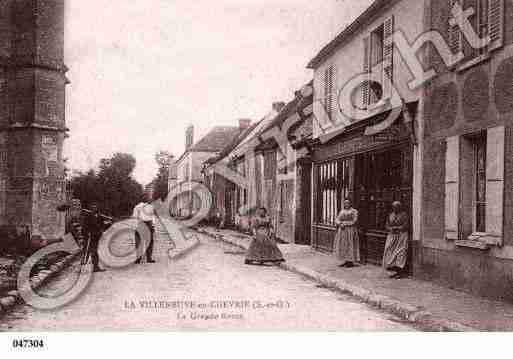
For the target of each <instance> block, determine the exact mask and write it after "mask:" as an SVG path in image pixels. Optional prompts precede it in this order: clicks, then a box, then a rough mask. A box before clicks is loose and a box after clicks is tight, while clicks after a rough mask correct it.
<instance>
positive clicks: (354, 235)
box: [335, 226, 360, 262]
mask: <svg viewBox="0 0 513 359" xmlns="http://www.w3.org/2000/svg"><path fill="white" fill-rule="evenodd" d="M335 254H336V255H337V257H338V259H340V260H341V261H344V262H359V261H360V240H359V238H358V229H357V228H356V227H355V226H349V227H344V228H339V229H338V231H337V235H336V236H335Z"/></svg>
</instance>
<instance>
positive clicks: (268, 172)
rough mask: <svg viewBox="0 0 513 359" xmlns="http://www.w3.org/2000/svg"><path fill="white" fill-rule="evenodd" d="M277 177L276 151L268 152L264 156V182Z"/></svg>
mask: <svg viewBox="0 0 513 359" xmlns="http://www.w3.org/2000/svg"><path fill="white" fill-rule="evenodd" d="M275 177H276V151H274V150H273V151H268V152H265V154H264V180H270V179H273V178H275Z"/></svg>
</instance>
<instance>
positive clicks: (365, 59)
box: [362, 36, 371, 108]
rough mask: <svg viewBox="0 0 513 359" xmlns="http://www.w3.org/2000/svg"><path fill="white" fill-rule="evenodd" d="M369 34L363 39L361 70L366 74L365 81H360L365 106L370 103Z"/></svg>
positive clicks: (363, 105)
mask: <svg viewBox="0 0 513 359" xmlns="http://www.w3.org/2000/svg"><path fill="white" fill-rule="evenodd" d="M370 44H371V43H370V36H367V37H365V38H364V39H363V72H364V73H366V74H368V76H367V81H365V82H364V83H362V107H363V108H367V106H369V104H370V72H371V61H370V56H371V46H370Z"/></svg>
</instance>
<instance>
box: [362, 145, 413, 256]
mask: <svg viewBox="0 0 513 359" xmlns="http://www.w3.org/2000/svg"><path fill="white" fill-rule="evenodd" d="M412 166H413V161H412V149H411V146H410V145H402V146H399V147H394V148H389V149H385V150H380V151H373V152H368V153H363V154H360V155H357V156H356V159H355V196H354V197H355V204H356V206H357V208H358V210H359V213H360V230H361V238H362V257H363V259H364V260H365V261H366V262H368V263H372V264H376V265H381V262H382V259H383V252H384V249H385V242H386V237H387V230H386V220H387V216H388V214H389V213H390V211H391V205H392V202H394V201H401V203H402V204H403V208H404V210H405V211H406V212H407V213H408V214H409V215H410V218H411V207H412V206H411V202H412V179H413V176H412ZM410 223H411V220H410ZM410 237H411V236H410Z"/></svg>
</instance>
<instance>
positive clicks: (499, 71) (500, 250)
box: [419, 1, 513, 301]
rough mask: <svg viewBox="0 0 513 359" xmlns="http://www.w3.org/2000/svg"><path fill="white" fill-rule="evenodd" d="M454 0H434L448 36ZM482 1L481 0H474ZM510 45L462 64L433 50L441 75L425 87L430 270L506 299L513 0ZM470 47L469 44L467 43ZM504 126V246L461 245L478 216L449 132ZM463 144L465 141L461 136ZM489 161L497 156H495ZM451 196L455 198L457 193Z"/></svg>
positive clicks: (512, 241) (425, 257)
mask: <svg viewBox="0 0 513 359" xmlns="http://www.w3.org/2000/svg"><path fill="white" fill-rule="evenodd" d="M447 3H448V2H442V1H440V2H438V1H432V2H431V7H430V11H431V16H430V19H431V23H430V27H431V28H433V29H435V30H437V31H440V33H442V35H443V36H444V38H446V39H448V36H449V35H448V30H447V25H446V21H447V18H448V16H449V15H448V14H449V7H448V5H447ZM470 3H471V4H474V2H472V1H471V2H470ZM504 3H505V17H504V18H505V21H506V23H505V29H504V30H505V31H504V34H505V39H504V40H505V41H504V47H503V48H502V49H500V50H498V51H494V52H492V53H491V58H490V59H489V60H488V61H485V62H482V63H479V64H477V65H475V66H473V67H470V68H468V69H466V70H462V71H458V70H456V69H452V70H451V69H448V68H446V67H445V66H443V62H442V60H441V58H440V57H439V56H438V54H437V53H436V52H435V51H433V50H431V51H430V54H429V59H430V64H432V65H433V66H434V67H435V68H436V69H437V72H438V74H439V75H438V76H437V77H436V78H435V79H434V80H433V81H431V83H430V84H429V86H427V87H426V88H425V91H426V102H425V123H426V129H425V134H424V137H423V143H424V148H425V158H424V161H423V167H424V173H425V176H424V180H423V182H422V188H423V191H424V194H425V195H424V202H423V207H422V211H423V231H422V237H423V239H422V248H421V256H420V270H421V271H420V272H419V275H420V276H421V277H422V278H425V279H429V280H433V281H436V282H439V283H441V284H444V285H448V286H451V287H455V288H458V289H463V290H466V291H468V292H471V293H474V294H478V295H482V296H486V297H490V298H495V299H502V300H508V301H512V300H513V290H512V288H513V285H512V284H513V221H512V220H511V219H512V218H513V86H512V82H511V79H512V78H513V21H512V19H513V2H511V1H505V2H504ZM465 52H468V46H467V44H465ZM497 126H504V130H505V131H504V133H505V135H504V149H503V150H504V183H503V186H504V192H503V200H504V203H503V238H502V240H503V246H491V248H490V249H487V250H482V249H471V248H467V247H458V246H457V245H456V244H457V242H456V240H465V239H466V238H465V237H466V234H465V235H463V232H465V231H464V230H463V229H464V227H467V226H468V224H467V223H468V222H469V220H470V221H471V220H472V214H469V205H470V207H471V206H472V204H471V203H470V204H469V203H468V202H465V200H464V198H468V197H469V194H468V191H467V185H466V181H468V178H469V176H466V174H467V173H466V172H465V168H464V166H463V162H462V161H465V159H464V158H463V153H466V152H464V149H463V148H462V147H460V149H462V155H461V157H460V158H456V159H454V158H452V157H451V158H448V157H447V156H448V155H447V146H448V144H447V142H448V138H451V137H453V136H459V137H458V138H460V139H461V138H464V137H462V136H465V135H467V134H469V133H475V132H477V131H480V130H486V129H491V128H494V127H497ZM461 146H463V144H461ZM446 161H452V163H453V165H452V166H451V167H449V168H454V166H459V168H460V170H461V173H460V177H459V179H460V181H459V186H460V189H459V196H460V199H461V201H460V206H459V209H458V210H457V215H458V230H459V233H457V236H458V237H457V238H448V236H447V233H446V231H445V229H446V225H447V223H446V215H447V214H448V213H446V212H447V210H446V199H447V198H448V197H447V196H449V194H448V193H447V192H446V167H445V165H444V164H445V163H446ZM489 161H494V159H493V158H491V159H489ZM450 202H451V201H450Z"/></svg>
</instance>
